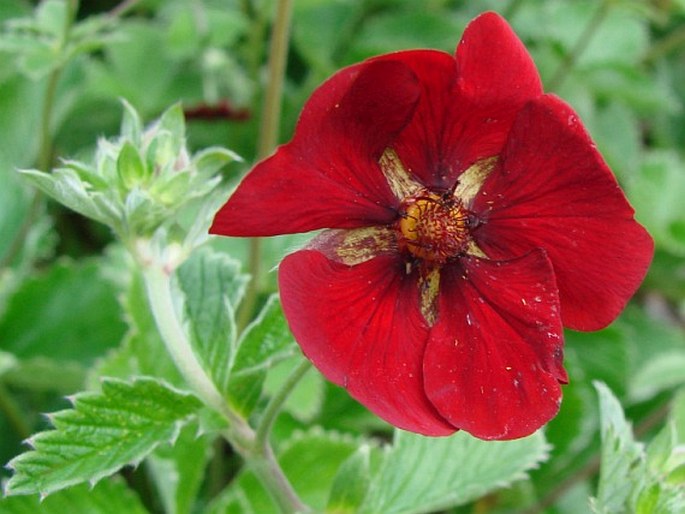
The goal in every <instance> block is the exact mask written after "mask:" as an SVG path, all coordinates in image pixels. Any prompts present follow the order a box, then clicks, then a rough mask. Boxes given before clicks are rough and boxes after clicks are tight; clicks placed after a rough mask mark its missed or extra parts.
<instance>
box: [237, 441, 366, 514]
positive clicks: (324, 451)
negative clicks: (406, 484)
mask: <svg viewBox="0 0 685 514" xmlns="http://www.w3.org/2000/svg"><path fill="white" fill-rule="evenodd" d="M362 444H365V443H361V442H360V441H358V440H355V439H353V438H351V437H347V436H344V435H341V434H339V433H335V432H324V431H323V430H321V429H319V428H314V429H311V430H309V431H307V432H297V433H295V435H293V436H292V438H291V439H289V440H288V441H286V442H285V443H283V444H282V445H281V448H280V449H279V452H278V455H277V457H278V462H279V463H280V465H281V467H282V469H283V471H284V473H285V475H286V476H287V477H288V479H289V480H290V483H291V484H292V486H293V488H294V489H295V491H296V492H297V493H298V495H299V496H300V498H302V501H304V502H305V503H306V504H307V505H310V506H312V508H313V509H314V511H315V512H322V511H323V510H324V508H325V506H326V502H327V501H328V495H329V490H330V488H331V485H332V484H333V480H334V478H335V475H336V473H337V471H338V469H339V468H340V465H341V464H342V463H343V462H344V461H345V460H347V458H348V457H349V456H350V455H352V454H353V453H354V452H355V451H356V450H357V448H359V446H360V445H362ZM226 494H227V495H230V497H231V498H233V499H236V498H244V499H246V500H247V501H248V505H249V507H248V508H247V509H245V510H244V511H239V512H250V511H252V512H255V513H258V514H270V513H273V514H277V513H278V512H279V510H278V509H277V507H276V505H275V504H274V503H273V501H272V499H271V497H270V496H269V494H268V493H267V492H266V491H265V490H264V488H263V487H262V486H261V484H260V483H259V481H258V480H257V479H256V478H255V476H254V475H253V474H252V473H250V472H247V473H244V474H242V475H241V476H240V477H239V479H238V480H237V481H236V483H235V484H234V485H233V487H231V488H229V489H228V490H227V491H226Z"/></svg>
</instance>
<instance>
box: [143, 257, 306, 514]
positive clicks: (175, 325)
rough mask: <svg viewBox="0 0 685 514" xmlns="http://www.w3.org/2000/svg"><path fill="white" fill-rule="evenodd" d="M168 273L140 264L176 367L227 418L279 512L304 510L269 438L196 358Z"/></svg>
mask: <svg viewBox="0 0 685 514" xmlns="http://www.w3.org/2000/svg"><path fill="white" fill-rule="evenodd" d="M171 273H172V272H171V271H169V270H167V269H165V268H164V266H162V265H160V264H157V263H153V264H149V265H146V266H144V267H143V280H144V283H145V291H146V293H147V297H148V301H149V304H150V309H151V311H152V315H153V317H154V319H155V323H156V325H157V329H158V330H159V333H160V335H161V336H162V340H163V341H164V344H165V345H166V348H167V351H168V352H169V354H170V355H171V358H172V359H173V361H174V363H175V365H176V367H177V368H178V370H179V371H180V372H181V375H182V376H183V378H184V379H185V380H186V382H187V383H188V385H189V386H190V387H191V388H192V389H193V391H194V392H195V394H197V395H198V397H199V398H200V399H201V400H202V401H203V402H204V403H205V404H206V405H207V406H209V407H211V408H212V409H214V410H215V411H216V412H218V413H219V414H221V415H222V416H223V417H224V418H225V419H226V420H227V421H228V423H229V427H230V428H229V430H228V431H227V432H226V434H225V437H226V440H227V441H228V442H229V443H231V444H232V445H233V447H234V448H235V449H236V450H237V451H238V453H240V455H241V456H242V457H243V459H245V462H246V463H247V465H248V466H249V467H250V468H251V469H252V470H253V471H254V473H255V474H256V475H257V476H258V478H259V479H260V481H261V482H262V484H263V485H264V487H265V488H266V489H267V491H269V493H270V494H271V496H272V497H273V499H274V501H275V502H276V503H277V504H278V506H279V508H280V509H281V511H282V512H283V513H285V514H291V513H296V512H307V511H308V508H307V506H306V505H305V504H304V503H302V501H301V500H300V499H299V498H298V496H297V493H295V490H294V489H293V488H292V486H291V485H290V483H289V482H288V479H287V477H286V476H285V474H284V473H283V470H282V469H281V467H280V466H279V464H278V462H277V461H276V458H275V456H274V453H273V450H272V448H271V446H270V444H269V442H268V440H265V441H258V440H257V436H256V433H255V431H254V430H253V429H252V428H251V427H250V426H249V425H248V423H247V422H246V421H245V419H244V418H243V417H242V416H240V415H239V414H237V413H236V412H234V411H233V410H232V409H231V408H230V407H229V405H228V404H227V403H226V402H225V401H224V399H223V397H222V396H221V393H220V392H219V391H218V390H217V388H216V387H215V386H214V383H213V382H212V380H211V378H210V377H209V376H208V375H207V373H206V372H205V370H204V368H203V367H202V365H201V364H200V362H199V361H198V360H197V357H196V356H195V353H194V352H193V349H192V346H191V344H190V341H189V340H188V337H187V335H186V331H185V329H184V328H183V326H182V324H181V321H180V319H179V317H178V315H177V313H176V308H175V306H174V297H173V291H172V287H171ZM285 395H287V393H285Z"/></svg>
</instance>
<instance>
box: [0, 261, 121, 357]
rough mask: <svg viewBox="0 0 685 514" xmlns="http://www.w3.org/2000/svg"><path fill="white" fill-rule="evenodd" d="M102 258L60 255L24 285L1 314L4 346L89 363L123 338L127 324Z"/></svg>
mask: <svg viewBox="0 0 685 514" xmlns="http://www.w3.org/2000/svg"><path fill="white" fill-rule="evenodd" d="M104 262H105V261H104V260H103V259H101V258H92V259H87V260H84V261H82V262H80V263H73V262H71V261H68V260H63V261H59V262H58V263H57V264H55V265H53V266H52V267H51V268H49V269H48V270H47V271H45V272H43V273H41V274H39V275H36V276H34V277H32V278H30V279H28V280H26V281H24V283H23V284H22V285H21V287H20V288H19V289H18V290H17V291H16V292H15V294H14V295H13V296H12V297H11V298H10V299H9V301H8V305H7V312H6V313H5V316H4V317H3V318H2V319H0V340H2V341H3V343H2V344H3V349H4V350H5V351H10V352H12V353H14V354H15V355H16V356H17V357H18V358H21V359H31V358H35V357H48V358H51V359H55V360H57V361H67V362H80V363H83V364H86V365H87V364H90V363H91V362H92V361H93V360H94V359H95V358H97V357H99V356H101V355H102V354H103V353H104V352H105V351H106V350H107V349H109V348H112V347H114V346H116V345H117V344H119V341H120V340H121V338H122V336H123V334H124V331H125V329H126V326H125V324H124V323H123V321H122V320H121V310H120V308H119V305H118V303H117V301H116V294H117V289H116V288H115V287H114V286H113V284H112V283H111V282H110V281H109V280H107V279H106V277H104V276H103V273H102V265H103V263H104Z"/></svg>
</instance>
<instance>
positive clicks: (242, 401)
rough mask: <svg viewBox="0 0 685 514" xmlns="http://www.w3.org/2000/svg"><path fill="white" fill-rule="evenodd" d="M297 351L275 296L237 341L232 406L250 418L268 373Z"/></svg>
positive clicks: (230, 390) (231, 382)
mask: <svg viewBox="0 0 685 514" xmlns="http://www.w3.org/2000/svg"><path fill="white" fill-rule="evenodd" d="M295 351H296V346H295V343H294V340H293V338H292V335H290V331H289V330H288V325H287V323H286V321H285V317H284V316H283V311H282V309H281V304H280V302H279V301H278V297H277V296H276V295H273V296H271V297H270V298H269V299H268V300H267V302H266V305H265V306H264V307H263V309H262V310H261V312H260V313H259V315H258V316H257V318H256V319H255V320H254V321H253V322H252V323H251V324H250V325H249V326H248V327H247V328H246V329H245V331H244V332H243V334H242V335H241V337H240V341H239V342H238V348H237V351H236V354H235V358H234V359H233V362H232V364H231V370H230V376H229V380H228V401H229V402H230V403H231V406H232V407H233V408H234V409H236V410H237V411H238V412H240V413H241V414H243V415H244V416H246V417H247V416H249V414H250V413H251V412H252V410H253V409H254V407H255V405H256V404H257V401H258V400H259V397H260V395H261V391H262V387H263V385H264V380H265V379H266V375H267V371H268V370H269V369H270V368H271V367H273V366H274V365H275V364H276V363H278V362H280V361H282V360H283V359H286V358H288V357H291V356H292V355H293V354H294V352H295Z"/></svg>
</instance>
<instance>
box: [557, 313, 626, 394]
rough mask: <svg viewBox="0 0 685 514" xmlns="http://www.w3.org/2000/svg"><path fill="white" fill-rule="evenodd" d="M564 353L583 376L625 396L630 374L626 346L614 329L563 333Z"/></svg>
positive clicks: (621, 336) (620, 331)
mask: <svg viewBox="0 0 685 514" xmlns="http://www.w3.org/2000/svg"><path fill="white" fill-rule="evenodd" d="M565 337H566V345H567V352H568V353H569V354H573V356H574V358H576V359H577V361H578V362H579V364H580V367H581V368H582V371H583V372H584V373H585V375H586V376H587V377H589V378H591V379H593V380H601V381H603V382H606V383H607V385H609V386H610V387H611V388H612V390H614V391H616V394H617V395H619V396H620V397H622V396H623V395H624V394H625V391H626V387H627V383H628V382H629V380H628V373H629V371H630V359H629V357H630V355H629V352H630V346H629V345H627V344H626V340H627V337H626V333H625V332H624V331H623V330H621V329H620V328H618V327H617V326H611V327H608V328H605V329H604V330H599V331H597V332H576V331H572V330H569V331H566V333H565Z"/></svg>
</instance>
